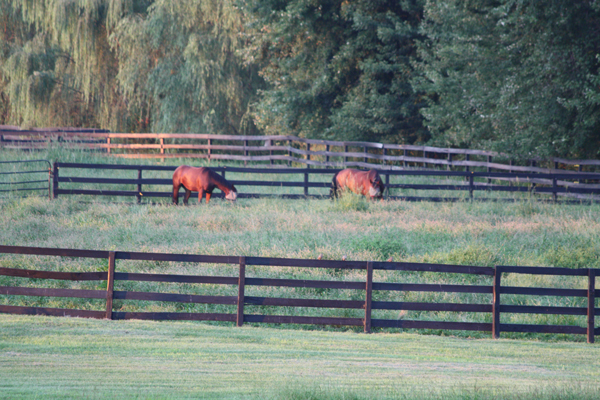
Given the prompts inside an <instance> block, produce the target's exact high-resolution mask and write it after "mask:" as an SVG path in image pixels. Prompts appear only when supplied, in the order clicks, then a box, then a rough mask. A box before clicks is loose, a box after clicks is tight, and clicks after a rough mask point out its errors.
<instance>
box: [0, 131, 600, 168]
mask: <svg viewBox="0 0 600 400" xmlns="http://www.w3.org/2000/svg"><path fill="white" fill-rule="evenodd" d="M52 144H58V145H60V146H61V147H72V148H85V149H89V150H97V151H101V152H105V153H106V154H107V155H111V156H114V157H125V158H160V159H165V158H200V159H209V160H230V161H243V162H245V163H246V162H249V161H250V162H266V163H269V164H271V165H273V164H275V163H279V164H281V163H287V164H288V165H291V163H299V164H302V165H305V166H306V167H308V168H310V167H311V166H312V167H337V168H339V167H342V166H343V167H362V168H376V169H383V168H388V169H403V168H406V167H409V166H410V167H425V168H427V167H437V168H443V167H445V168H446V169H447V170H465V171H470V170H471V169H472V168H478V169H481V170H485V171H486V172H492V171H494V170H496V171H508V172H511V173H512V172H524V173H554V172H564V171H565V170H568V171H573V172H598V171H599V170H600V160H569V159H564V158H551V159H547V160H543V159H539V158H534V159H531V160H528V162H527V163H525V164H528V165H516V164H515V163H514V162H513V161H511V160H510V159H509V158H508V157H507V156H506V155H503V154H501V153H497V152H492V151H484V150H469V149H452V148H440V147H431V146H415V145H402V144H386V143H373V142H343V141H332V140H316V139H304V138H299V137H296V136H236V135H209V134H192V133H185V134H183V133H171V134H169V133H143V134H142V133H139V134H138V133H136V134H131V133H110V132H108V131H106V130H93V129H89V130H76V129H74V128H69V129H66V128H54V129H51V130H47V129H41V128H40V129H36V130H20V129H18V128H17V127H13V126H0V147H4V148H8V149H24V150H35V149H41V148H46V147H48V146H49V145H52ZM542 165H544V167H542ZM584 169H585V171H584Z"/></svg>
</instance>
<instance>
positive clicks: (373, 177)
mask: <svg viewBox="0 0 600 400" xmlns="http://www.w3.org/2000/svg"><path fill="white" fill-rule="evenodd" d="M367 176H368V178H369V183H370V184H371V186H370V187H369V196H371V197H381V196H383V182H382V181H381V177H380V176H379V174H378V173H377V171H375V170H374V169H372V170H369V173H368V175H367Z"/></svg>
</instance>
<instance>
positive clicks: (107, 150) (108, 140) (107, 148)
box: [106, 137, 110, 154]
mask: <svg viewBox="0 0 600 400" xmlns="http://www.w3.org/2000/svg"><path fill="white" fill-rule="evenodd" d="M106 144H107V145H108V146H107V147H106V152H107V153H108V154H110V138H109V137H107V138H106Z"/></svg>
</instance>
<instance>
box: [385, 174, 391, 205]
mask: <svg viewBox="0 0 600 400" xmlns="http://www.w3.org/2000/svg"><path fill="white" fill-rule="evenodd" d="M389 198H390V174H389V173H387V174H385V199H386V200H387V199H389Z"/></svg>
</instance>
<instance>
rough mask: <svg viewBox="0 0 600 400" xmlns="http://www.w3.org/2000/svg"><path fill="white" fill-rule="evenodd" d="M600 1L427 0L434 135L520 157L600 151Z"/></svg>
mask: <svg viewBox="0 0 600 400" xmlns="http://www.w3.org/2000/svg"><path fill="white" fill-rule="evenodd" d="M598 11H599V6H598V5H596V4H595V3H594V2H590V1H567V0H558V1H553V2H551V3H543V2H536V1H517V0H500V1H491V0H481V1H476V0H472V1H466V0H451V1H433V0H430V1H428V2H427V4H426V6H425V20H424V23H423V25H422V32H423V35H424V36H426V37H427V39H426V40H423V41H421V42H420V44H419V56H420V59H421V62H419V63H418V64H417V66H418V68H419V71H420V74H419V76H418V77H417V78H415V79H414V81H413V84H414V86H415V88H416V90H421V91H424V92H426V93H427V94H428V95H429V96H428V98H429V104H428V107H426V108H424V109H423V110H422V112H423V115H424V116H425V119H426V125H427V126H428V127H429V129H430V130H431V132H432V136H433V141H432V143H433V144H437V145H441V146H456V147H467V148H485V149H489V150H497V151H500V152H504V153H508V154H510V155H511V156H512V157H514V158H522V159H525V158H531V157H536V156H539V157H551V156H562V157H574V158H578V157H581V158H583V157H597V156H598V154H599V153H598V151H599V149H600V133H599V132H600V130H599V128H600V118H599V117H600V108H599V106H598V105H599V103H598V98H599V96H598V92H599V86H598V82H599V79H598V67H599V63H598V59H597V55H598V54H599V53H600V35H598V33H599V32H600V13H599V12H598Z"/></svg>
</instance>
